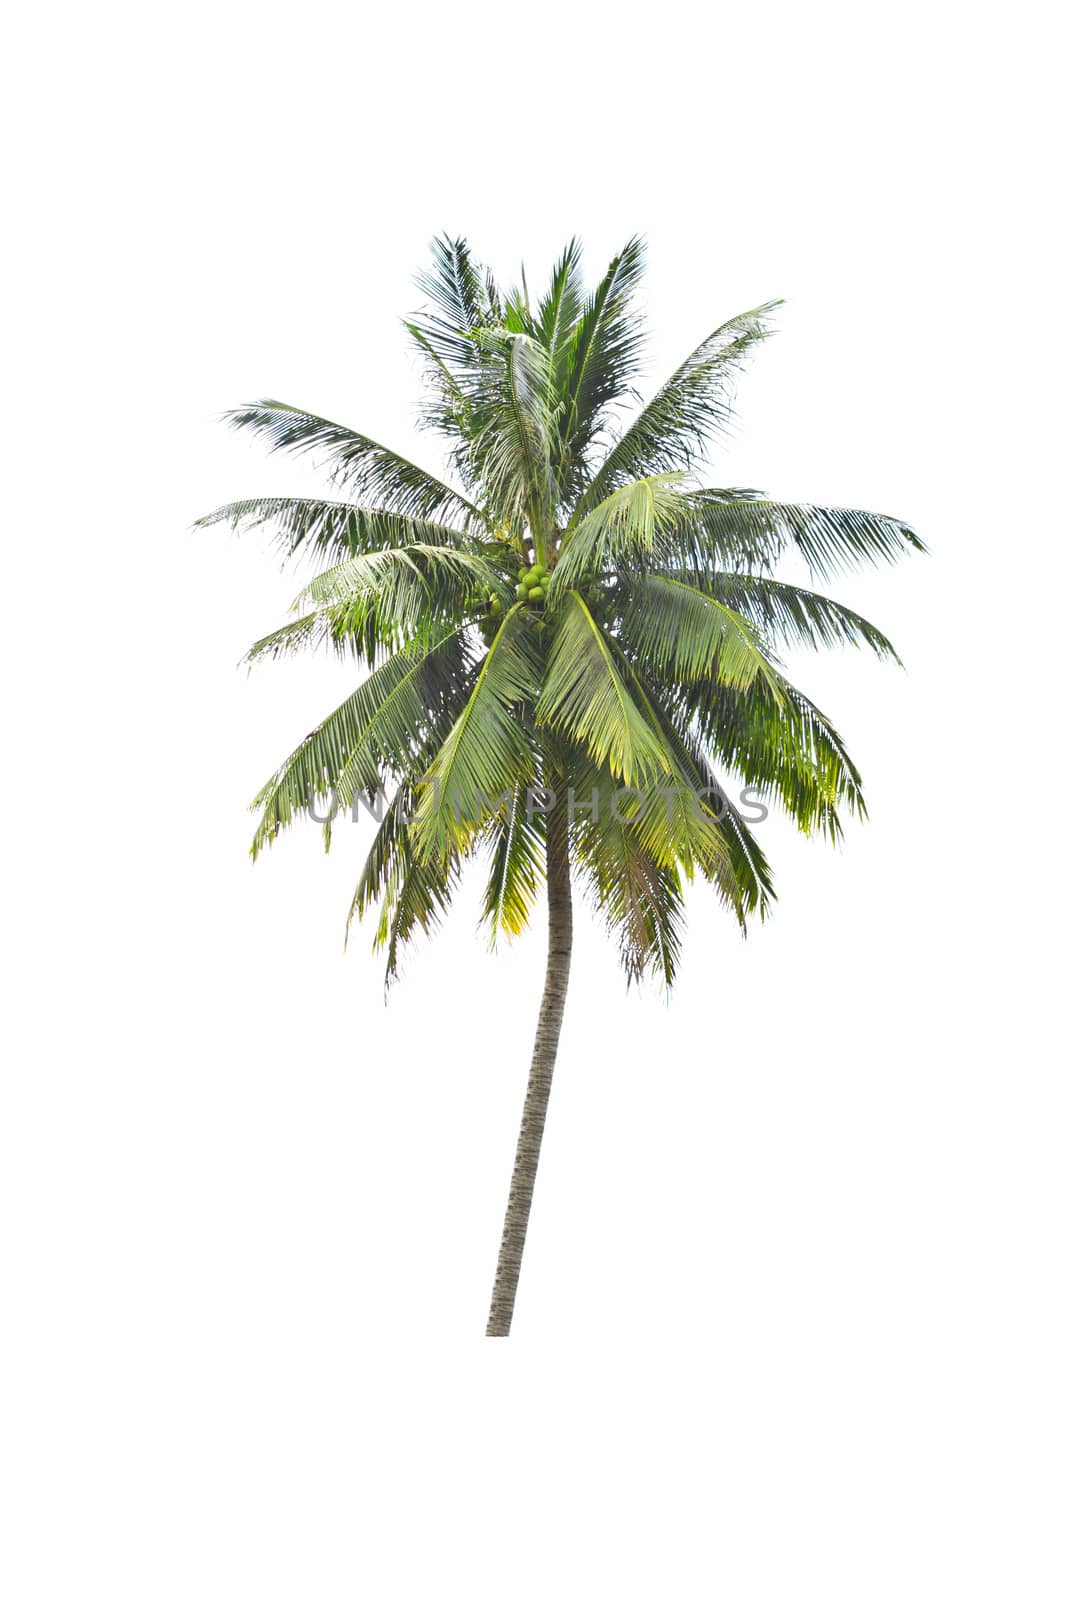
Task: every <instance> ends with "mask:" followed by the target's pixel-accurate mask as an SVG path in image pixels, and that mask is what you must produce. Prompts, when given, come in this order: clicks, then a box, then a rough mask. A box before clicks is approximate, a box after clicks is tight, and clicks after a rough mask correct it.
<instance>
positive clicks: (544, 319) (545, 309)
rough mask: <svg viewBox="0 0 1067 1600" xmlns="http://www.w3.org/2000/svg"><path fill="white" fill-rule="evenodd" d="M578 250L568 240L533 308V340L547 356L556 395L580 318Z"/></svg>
mask: <svg viewBox="0 0 1067 1600" xmlns="http://www.w3.org/2000/svg"><path fill="white" fill-rule="evenodd" d="M581 263H582V247H581V244H580V242H579V241H578V240H577V239H572V240H571V241H570V243H569V244H568V245H567V247H566V249H565V250H564V251H563V254H562V255H561V256H560V258H559V260H558V261H557V262H556V265H555V267H554V268H553V269H552V279H551V282H550V283H549V287H548V292H547V294H546V295H545V296H544V298H543V299H542V301H541V303H540V305H539V306H538V308H537V316H536V319H535V322H534V327H535V330H536V336H537V338H538V339H539V340H540V342H541V344H542V345H543V346H544V348H545V350H546V351H547V352H548V357H549V360H550V361H551V363H552V370H553V375H554V377H555V380H556V384H557V392H560V393H562V381H563V378H564V377H565V373H566V365H565V363H566V361H567V358H568V354H569V347H570V342H571V338H572V335H573V333H574V330H575V328H576V327H577V325H578V319H579V317H580V316H581V314H582V279H581Z"/></svg>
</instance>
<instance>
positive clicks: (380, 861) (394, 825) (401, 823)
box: [345, 784, 459, 991]
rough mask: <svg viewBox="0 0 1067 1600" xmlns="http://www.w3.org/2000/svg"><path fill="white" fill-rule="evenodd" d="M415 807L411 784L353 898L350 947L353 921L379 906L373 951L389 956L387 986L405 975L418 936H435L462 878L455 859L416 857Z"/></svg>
mask: <svg viewBox="0 0 1067 1600" xmlns="http://www.w3.org/2000/svg"><path fill="white" fill-rule="evenodd" d="M413 805H414V792H413V790H412V788H411V785H410V784H404V785H402V786H401V788H400V789H398V790H397V793H396V795H395V796H394V797H393V800H392V801H391V802H390V804H389V806H388V808H387V809H386V811H385V814H384V816H383V818H382V822H381V825H380V826H379V828H378V831H377V833H376V834H375V837H374V841H373V843H372V845H371V848H370V851H369V852H368V855H367V860H366V863H365V865H364V867H363V871H362V873H361V874H360V878H359V882H358V883H357V885H356V890H355V893H354V895H353V897H352V904H351V906H350V908H349V912H348V920H347V922H346V924H345V943H346V945H347V943H348V935H349V931H350V929H351V925H352V922H353V920H354V919H355V918H356V917H359V918H360V919H361V920H362V918H363V917H364V916H365V915H366V914H367V912H368V911H369V910H370V908H371V906H372V905H373V904H374V903H375V902H377V903H378V905H379V915H378V922H377V926H376V928H375V932H374V941H373V944H374V948H375V949H384V950H385V952H386V965H385V987H386V990H387V991H388V989H389V987H390V985H391V984H392V983H393V982H394V981H395V980H396V978H397V977H398V976H399V973H400V954H401V950H402V948H403V947H404V946H405V945H407V944H409V943H410V942H411V940H412V939H413V938H414V937H415V935H416V933H418V932H420V931H421V932H422V933H425V934H430V933H432V932H433V930H434V929H435V928H436V926H437V925H438V923H439V921H440V919H441V916H442V914H443V912H444V911H446V910H447V908H448V906H449V903H450V902H451V899H452V894H453V891H454V889H455V886H456V882H457V880H458V876H459V866H458V863H457V862H456V861H443V860H439V859H435V860H431V861H425V860H422V859H421V858H420V857H419V856H418V855H417V853H416V851H415V849H414V846H413V844H412V840H411V834H410V830H409V827H408V819H409V818H410V816H411V811H412V807H413Z"/></svg>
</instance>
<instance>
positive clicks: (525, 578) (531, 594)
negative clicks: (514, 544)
mask: <svg viewBox="0 0 1067 1600" xmlns="http://www.w3.org/2000/svg"><path fill="white" fill-rule="evenodd" d="M551 582H552V576H551V574H550V572H549V570H548V568H547V567H544V566H542V565H541V563H540V561H538V562H537V563H536V564H535V565H534V566H532V567H527V569H526V571H525V572H524V573H523V575H522V577H521V578H520V579H519V581H518V583H517V584H516V585H515V598H516V600H529V601H532V602H533V604H534V605H540V604H541V603H542V601H543V600H544V599H545V597H546V595H547V594H548V588H549V584H550V583H551Z"/></svg>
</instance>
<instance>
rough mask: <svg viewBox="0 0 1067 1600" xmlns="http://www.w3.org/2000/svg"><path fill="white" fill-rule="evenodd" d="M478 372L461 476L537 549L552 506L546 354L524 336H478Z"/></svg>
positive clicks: (553, 423)
mask: <svg viewBox="0 0 1067 1600" xmlns="http://www.w3.org/2000/svg"><path fill="white" fill-rule="evenodd" d="M478 343H479V345H480V347H481V349H482V353H483V370H482V376H481V382H480V387H479V390H478V392H477V394H475V395H472V398H471V410H470V435H471V436H470V438H469V440H468V442H467V444H466V446H465V448H464V450H463V452H462V462H463V467H464V470H465V472H466V473H468V474H469V475H471V476H473V477H474V478H476V479H477V481H478V482H479V483H480V484H481V485H482V486H483V489H484V492H485V495H486V498H487V500H488V502H489V503H490V504H491V505H492V507H493V510H494V512H495V514H496V515H497V516H499V517H501V518H503V519H504V520H505V521H508V522H511V523H514V524H515V525H516V526H521V525H522V524H523V523H528V524H529V526H530V530H531V532H532V534H533V537H534V540H535V543H536V544H537V546H538V550H539V554H541V556H542V557H543V556H544V554H545V553H546V546H545V541H546V536H547V533H548V528H549V526H550V525H551V521H552V516H553V512H554V508H555V497H556V485H555V476H554V468H553V461H554V458H555V454H556V428H557V420H558V419H557V414H556V398H555V388H554V384H553V378H552V366H551V360H550V357H549V354H548V351H547V350H545V348H544V346H543V345H541V344H539V343H538V342H537V340H536V339H533V338H531V337H530V336H529V335H528V334H525V333H512V332H502V333H493V334H485V335H483V336H481V337H480V338H479V340H478Z"/></svg>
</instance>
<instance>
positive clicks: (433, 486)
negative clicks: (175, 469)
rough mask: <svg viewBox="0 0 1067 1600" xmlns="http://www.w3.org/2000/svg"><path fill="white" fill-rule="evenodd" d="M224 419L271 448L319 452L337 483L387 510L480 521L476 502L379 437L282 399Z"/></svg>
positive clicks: (259, 402) (262, 402)
mask: <svg viewBox="0 0 1067 1600" xmlns="http://www.w3.org/2000/svg"><path fill="white" fill-rule="evenodd" d="M226 420H227V421H228V422H229V423H230V425H231V427H234V428H240V429H247V430H249V431H251V432H252V433H256V434H259V435H260V436H261V437H262V438H264V439H265V440H266V441H267V444H268V446H269V448H270V449H271V450H288V451H290V452H291V453H292V454H294V455H303V454H306V453H307V452H308V451H311V450H314V451H317V452H318V453H319V454H320V456H321V458H322V460H323V461H324V462H327V463H329V466H330V477H331V479H332V480H333V482H334V483H337V484H343V485H344V486H345V487H346V488H347V489H349V490H350V491H351V492H352V493H353V494H355V495H364V496H367V497H368V498H369V499H371V500H372V501H374V502H375V504H377V505H380V506H381V507H382V509H383V510H386V511H393V512H396V513H398V514H399V515H401V516H410V517H428V518H430V519H431V520H432V519H435V518H437V517H439V516H440V515H442V514H443V515H445V516H447V517H455V518H457V519H458V520H459V521H460V522H461V523H467V522H477V521H479V520H480V513H479V511H478V508H477V507H476V506H474V505H472V504H471V502H470V501H469V500H467V499H466V498H465V497H464V496H463V495H462V494H460V493H459V492H458V490H455V489H452V488H450V487H449V485H448V484H446V483H442V482H441V481H440V479H438V478H435V477H434V476H433V474H432V473H429V472H426V471H425V470H424V469H423V468H422V467H419V466H416V465H415V463H414V462H413V461H408V460H407V459H406V458H405V457H404V456H400V455H397V454H396V452H395V451H394V450H390V449H388V447H387V446H386V445H382V444H379V443H378V442H377V440H376V439H369V438H368V437H367V436H366V434H363V433H355V432H353V431H352V429H350V428H345V427H342V426H341V425H340V424H339V423H336V422H329V421H327V420H326V418H325V417H317V416H315V415H314V413H313V412H310V411H301V410H300V409H299V407H297V406H289V405H285V404H284V402H283V401H281V400H257V401H254V402H253V403H252V404H251V405H248V406H241V407H239V408H238V409H237V410H234V411H229V412H227V413H226Z"/></svg>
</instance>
